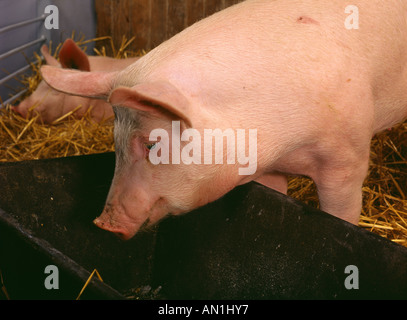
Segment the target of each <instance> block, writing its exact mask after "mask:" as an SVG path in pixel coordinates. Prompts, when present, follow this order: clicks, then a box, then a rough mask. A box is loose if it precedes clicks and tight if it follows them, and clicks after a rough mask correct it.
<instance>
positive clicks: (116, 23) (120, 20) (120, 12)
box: [111, 0, 131, 50]
mask: <svg viewBox="0 0 407 320" xmlns="http://www.w3.org/2000/svg"><path fill="white" fill-rule="evenodd" d="M111 16H112V27H113V28H112V34H111V36H112V37H113V42H114V45H115V49H116V50H118V49H119V48H120V45H121V43H122V37H123V36H126V37H128V35H129V30H130V29H131V23H130V16H131V13H130V2H129V0H115V1H114V4H113V5H112V11H111Z"/></svg>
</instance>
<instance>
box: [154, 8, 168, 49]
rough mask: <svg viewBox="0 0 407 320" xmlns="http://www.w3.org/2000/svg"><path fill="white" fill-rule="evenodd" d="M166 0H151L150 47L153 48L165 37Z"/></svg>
mask: <svg viewBox="0 0 407 320" xmlns="http://www.w3.org/2000/svg"><path fill="white" fill-rule="evenodd" d="M167 19H168V0H151V20H150V28H151V30H150V48H151V49H152V48H155V47H156V46H158V45H159V44H161V42H163V41H164V40H165V39H166V35H167Z"/></svg>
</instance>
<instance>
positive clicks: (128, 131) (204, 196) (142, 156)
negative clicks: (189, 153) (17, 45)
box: [42, 66, 231, 239]
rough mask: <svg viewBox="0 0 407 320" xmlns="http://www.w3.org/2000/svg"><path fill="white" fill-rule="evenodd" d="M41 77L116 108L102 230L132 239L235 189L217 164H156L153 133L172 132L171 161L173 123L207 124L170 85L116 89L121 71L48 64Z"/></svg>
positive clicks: (97, 221)
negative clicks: (112, 161)
mask: <svg viewBox="0 0 407 320" xmlns="http://www.w3.org/2000/svg"><path fill="white" fill-rule="evenodd" d="M130 68H134V67H133V66H132V67H130ZM123 72H126V70H124V71H123ZM42 74H43V77H44V79H45V80H46V81H47V83H48V84H49V85H51V86H52V87H53V88H55V89H57V90H59V91H63V92H66V93H70V94H75V95H80V96H88V97H92V98H102V99H107V100H108V101H109V102H110V103H111V104H112V105H113V107H114V111H115V128H114V138H115V149H116V168H115V175H114V178H113V182H112V185H111V188H110V191H109V194H108V197H107V201H106V205H105V208H104V210H103V212H102V214H101V215H100V217H98V218H96V219H95V220H94V223H95V224H96V225H97V226H98V227H100V228H102V229H106V230H108V231H111V232H114V233H116V234H117V235H119V236H120V237H121V238H122V239H129V238H131V237H132V236H133V235H134V234H135V233H136V232H137V231H138V230H139V229H140V228H141V227H142V226H144V225H149V224H154V223H155V222H157V221H159V220H160V219H161V218H163V217H164V216H166V215H167V214H173V215H176V214H181V213H185V212H188V211H191V210H192V209H194V208H197V207H199V206H201V205H204V204H206V203H208V202H211V201H213V200H215V199H217V198H219V197H220V196H221V195H223V194H225V193H226V192H227V191H229V190H230V189H231V187H230V185H231V183H230V181H227V179H225V177H224V176H222V174H221V173H220V172H219V171H218V169H217V168H218V166H210V165H209V166H206V165H205V166H203V165H198V164H190V165H187V164H183V163H180V164H176V163H172V162H170V164H153V163H151V161H150V158H149V152H152V151H151V150H152V148H159V147H160V143H162V141H158V142H157V141H151V140H150V133H151V132H152V130H154V129H163V130H165V131H166V132H167V133H168V136H169V143H170V145H169V146H168V147H169V150H170V159H171V156H172V155H171V148H172V145H171V141H172V130H171V128H172V121H173V120H177V121H179V123H180V132H182V131H183V129H184V128H187V127H191V126H192V125H193V124H195V125H198V126H202V124H201V122H200V121H202V120H201V118H202V117H201V116H202V115H200V116H197V115H196V112H195V113H194V112H192V110H191V104H190V101H189V100H188V99H187V98H186V97H185V96H184V95H183V94H182V93H181V92H180V91H179V90H178V89H177V88H176V87H174V86H173V85H172V84H171V83H169V82H166V81H157V82H143V83H139V84H136V85H134V86H132V87H124V86H118V85H117V83H120V81H119V80H118V79H120V78H121V77H122V74H121V73H119V72H113V73H102V72H99V73H98V72H78V71H71V70H66V69H60V68H52V67H47V66H45V67H43V68H42ZM195 125H194V127H195ZM174 138H175V139H178V140H179V137H174ZM157 140H159V139H157ZM228 182H229V183H228Z"/></svg>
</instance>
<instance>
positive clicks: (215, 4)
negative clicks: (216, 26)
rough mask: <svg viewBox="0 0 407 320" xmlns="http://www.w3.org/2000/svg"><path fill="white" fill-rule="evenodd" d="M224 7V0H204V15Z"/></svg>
mask: <svg viewBox="0 0 407 320" xmlns="http://www.w3.org/2000/svg"><path fill="white" fill-rule="evenodd" d="M224 7H225V1H224V0H205V7H204V15H205V17H207V16H210V15H211V14H213V13H215V12H218V11H219V10H222V9H223V8H224Z"/></svg>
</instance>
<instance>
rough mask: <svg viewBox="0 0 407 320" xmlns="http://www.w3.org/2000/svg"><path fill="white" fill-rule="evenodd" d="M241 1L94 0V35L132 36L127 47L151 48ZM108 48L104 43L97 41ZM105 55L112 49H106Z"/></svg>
mask: <svg viewBox="0 0 407 320" xmlns="http://www.w3.org/2000/svg"><path fill="white" fill-rule="evenodd" d="M240 1H242V0H95V9H96V17H97V36H98V37H101V36H107V35H109V36H112V37H113V42H114V45H115V47H116V49H117V48H119V47H120V44H121V42H122V38H123V36H125V37H126V38H127V39H130V38H132V37H135V40H134V41H133V43H132V44H131V46H130V47H129V48H128V49H129V50H134V51H136V50H140V49H144V50H147V51H148V50H151V49H153V48H155V47H156V46H158V45H159V44H160V43H162V42H163V41H165V40H167V39H169V38H171V37H172V36H173V35H175V34H177V33H179V32H180V31H182V30H183V29H185V28H186V27H188V26H190V25H192V24H194V23H195V22H197V21H199V20H201V19H203V18H205V17H207V16H209V15H211V14H213V13H215V12H217V11H219V10H222V9H224V8H226V7H228V6H231V5H233V4H236V3H238V2H240ZM101 45H104V46H105V47H106V49H109V45H108V44H107V43H106V42H104V43H103V42H101V43H99V44H97V47H100V46H101ZM107 53H108V54H111V51H109V50H107Z"/></svg>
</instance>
